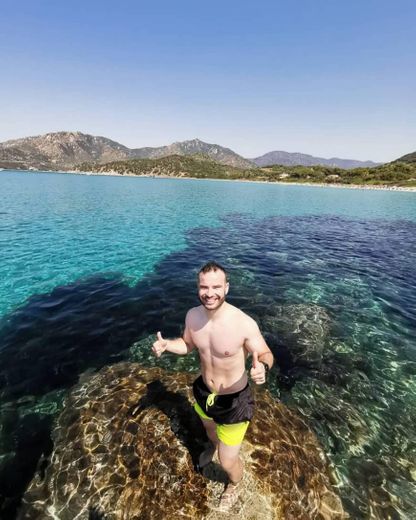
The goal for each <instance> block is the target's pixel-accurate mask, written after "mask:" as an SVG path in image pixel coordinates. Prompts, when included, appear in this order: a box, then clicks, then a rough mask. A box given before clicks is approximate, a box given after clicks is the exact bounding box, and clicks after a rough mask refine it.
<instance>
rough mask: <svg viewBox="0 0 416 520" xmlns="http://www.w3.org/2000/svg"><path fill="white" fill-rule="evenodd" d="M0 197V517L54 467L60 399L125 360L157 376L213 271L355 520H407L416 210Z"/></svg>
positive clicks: (249, 193)
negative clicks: (255, 335) (198, 283)
mask: <svg viewBox="0 0 416 520" xmlns="http://www.w3.org/2000/svg"><path fill="white" fill-rule="evenodd" d="M0 187H1V190H0V250H1V264H0V316H1V318H0V338H1V339H0V341H1V343H0V413H1V421H2V422H1V424H2V428H1V430H0V512H2V513H4V515H9V517H10V518H11V517H12V516H13V514H14V511H15V510H16V507H18V503H19V496H20V495H19V494H21V493H22V492H23V490H24V487H25V486H26V484H27V482H28V481H29V480H30V478H32V476H33V473H34V471H35V468H36V464H37V463H38V460H39V458H40V456H41V454H42V453H46V454H47V453H48V452H49V451H50V440H49V433H50V428H51V424H52V420H53V418H54V416H55V415H56V413H57V412H58V411H59V409H60V406H61V402H62V397H63V396H64V395H65V392H66V391H67V389H68V388H69V387H70V386H71V385H73V384H74V383H75V382H76V381H77V380H78V377H79V375H80V374H82V373H84V372H88V371H91V370H95V369H99V368H100V367H102V366H104V365H106V364H108V363H113V362H116V361H118V360H120V359H126V358H128V359H138V360H139V361H141V362H142V363H145V364H146V363H147V364H149V365H151V364H153V363H155V360H154V359H153V358H152V356H151V354H150V350H149V344H150V342H151V335H152V334H153V333H154V332H155V330H159V329H161V330H163V331H164V333H165V335H166V336H167V337H169V336H170V335H171V336H174V335H177V334H179V333H180V330H181V326H182V321H183V317H184V313H185V312H186V309H187V308H189V306H192V305H194V304H196V303H197V301H196V297H195V271H196V270H197V269H198V268H199V266H200V265H201V264H202V263H203V262H205V261H206V260H208V259H211V258H215V259H217V260H218V261H220V262H222V263H224V264H225V265H226V266H227V267H228V268H229V269H230V274H231V291H230V301H231V303H234V304H236V305H238V306H240V307H241V308H243V309H244V310H245V311H246V312H248V313H250V314H251V315H253V316H254V317H255V318H256V319H257V321H258V322H259V324H260V326H261V329H262V331H263V333H264V335H265V337H266V339H267V341H268V343H269V345H270V347H271V348H272V350H273V352H274V353H275V355H276V358H277V359H278V363H279V365H280V370H279V371H277V370H276V371H275V372H274V373H273V377H272V378H271V380H270V382H269V388H270V389H271V391H272V392H273V394H274V395H275V396H276V398H279V397H280V398H281V399H282V400H283V401H284V402H285V403H286V404H287V405H288V406H290V407H292V408H293V409H295V410H296V411H297V412H298V413H300V414H302V415H303V416H304V417H305V419H306V420H307V421H308V424H309V425H310V427H311V428H313V429H314V430H315V431H316V433H317V435H318V437H319V439H320V441H321V443H322V445H323V446H324V448H325V451H326V453H327V454H328V458H329V460H330V461H331V464H332V468H333V474H334V483H335V484H336V486H337V487H338V490H339V492H340V494H341V496H342V498H343V501H344V505H345V507H346V509H347V510H348V511H349V512H350V514H351V516H352V518H388V517H389V516H388V515H390V518H412V514H413V511H414V510H416V493H415V491H414V482H415V479H416V461H415V457H414V454H415V437H414V424H416V408H415V404H416V383H415V381H416V378H415V376H416V347H415V340H414V338H415V335H416V319H415V317H416V301H415V294H416V293H415V291H416V268H415V265H416V241H415V236H416V194H415V193H405V192H390V191H371V190H354V189H333V188H319V187H303V186H283V185H268V184H260V183H243V182H221V181H196V180H177V179H150V178H131V177H126V178H120V177H98V176H81V175H71V174H53V173H24V172H0ZM195 363H196V362H195V360H194V359H192V358H189V359H187V358H172V357H165V358H164V359H162V360H161V361H160V364H162V365H164V366H166V367H167V368H177V369H181V370H188V369H191V368H195V367H196V364H195ZM28 432H32V433H28ZM33 432H36V433H33ZM21 475H23V476H24V477H23V478H21ZM0 516H1V515H0Z"/></svg>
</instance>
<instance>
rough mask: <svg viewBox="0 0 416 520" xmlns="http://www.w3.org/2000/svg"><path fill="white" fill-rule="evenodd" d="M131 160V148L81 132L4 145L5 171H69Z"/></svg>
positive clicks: (0, 154)
mask: <svg viewBox="0 0 416 520" xmlns="http://www.w3.org/2000/svg"><path fill="white" fill-rule="evenodd" d="M129 157H130V150H129V148H127V147H125V146H123V145H121V144H119V143H116V142H115V141H112V140H111V139H107V138H106V137H97V136H93V135H88V134H82V133H81V132H55V133H49V134H45V135H38V136H35V137H25V138H23V139H15V140H12V141H6V142H5V143H0V166H1V167H3V168H23V169H25V168H37V169H43V168H45V169H59V168H62V169H68V168H71V167H73V166H74V165H75V164H79V163H80V162H83V161H98V162H108V161H115V160H123V159H127V158H129Z"/></svg>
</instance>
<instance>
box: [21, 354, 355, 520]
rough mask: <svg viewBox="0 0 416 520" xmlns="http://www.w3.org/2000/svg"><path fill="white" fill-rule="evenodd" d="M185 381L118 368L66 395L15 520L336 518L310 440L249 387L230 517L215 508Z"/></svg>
mask: <svg viewBox="0 0 416 520" xmlns="http://www.w3.org/2000/svg"><path fill="white" fill-rule="evenodd" d="M194 377H195V376H194V375H192V374H185V373H172V372H170V373H169V372H165V371H163V370H161V369H159V368H153V369H144V368H142V367H141V366H140V365H138V364H136V363H120V364H117V365H113V366H110V367H106V368H104V369H102V370H101V371H100V372H98V373H97V374H94V375H92V376H89V378H87V379H86V380H85V381H81V382H80V383H79V384H78V385H77V386H76V387H75V388H74V389H73V391H72V392H71V393H70V394H69V396H68V397H67V398H66V401H65V408H64V410H63V412H62V413H61V415H60V416H59V418H58V420H57V422H56V426H55V428H54V431H53V442H54V450H53V452H52V455H51V457H50V460H49V461H44V462H43V463H42V464H40V466H39V471H38V472H37V474H36V475H35V477H34V479H33V480H32V482H31V483H30V485H29V487H28V489H27V491H26V493H25V495H24V498H23V502H22V507H21V510H20V513H19V518H20V519H30V520H36V519H39V520H40V519H42V520H44V519H48V518H50V519H52V518H59V519H60V520H67V519H68V520H69V519H70V520H73V519H74V518H77V519H79V520H83V519H85V520H86V519H90V518H102V519H104V518H105V519H107V520H118V519H120V520H121V519H129V520H134V519H148V518H149V519H150V518H154V519H163V518H171V519H176V518H184V519H207V520H220V519H225V518H231V519H236V520H237V519H241V518H251V519H264V520H266V519H276V520H277V519H282V520H283V519H284V520H311V519H320V520H329V519H340V518H345V514H344V513H343V511H342V507H341V503H340V500H339V498H338V496H337V495H336V494H335V493H334V490H333V489H332V488H331V484H330V478H329V472H328V466H327V463H326V459H325V456H324V453H323V451H322V449H321V448H320V446H319V443H318V441H317V439H316V437H315V435H314V434H313V433H312V432H311V431H310V430H309V429H308V427H307V426H306V425H305V423H304V422H303V421H302V420H301V419H300V418H299V417H298V416H297V415H295V414H294V413H293V412H290V411H289V410H288V409H287V408H286V407H284V406H283V405H282V404H280V403H278V402H276V401H275V400H274V399H273V398H272V397H271V395H270V394H269V393H268V391H266V390H262V389H258V388H257V389H256V402H257V410H256V415H255V418H254V420H253V422H252V424H251V425H250V428H249V430H248V433H247V436H246V440H245V441H244V444H243V448H242V457H243V460H244V464H245V470H246V471H245V478H244V481H243V484H242V493H241V496H240V498H239V501H238V503H237V504H236V505H235V506H234V507H233V509H232V510H231V512H228V513H224V512H221V511H219V510H217V509H216V504H217V500H218V497H219V496H220V494H221V492H222V489H223V487H224V482H225V475H224V474H223V473H222V471H221V468H220V467H219V466H218V464H216V463H215V461H214V462H213V463H211V464H209V465H208V466H207V467H206V469H205V472H204V475H201V474H199V473H198V472H197V471H196V470H195V463H196V460H197V457H198V454H199V452H200V451H201V450H202V449H203V445H204V442H205V441H206V438H205V436H204V432H203V428H202V426H201V424H200V422H199V419H198V418H197V417H196V415H195V413H194V412H193V411H192V408H191V406H190V400H191V382H192V380H193V378H194ZM46 462H48V463H47V465H46ZM45 465H46V467H45Z"/></svg>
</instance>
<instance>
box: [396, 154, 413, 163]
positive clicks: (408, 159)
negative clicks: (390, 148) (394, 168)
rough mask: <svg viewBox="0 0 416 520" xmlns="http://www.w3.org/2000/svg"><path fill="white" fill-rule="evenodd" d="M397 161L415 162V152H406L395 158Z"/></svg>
mask: <svg viewBox="0 0 416 520" xmlns="http://www.w3.org/2000/svg"><path fill="white" fill-rule="evenodd" d="M397 161H400V162H405V163H416V152H413V153H408V154H406V155H403V157H400V159H397Z"/></svg>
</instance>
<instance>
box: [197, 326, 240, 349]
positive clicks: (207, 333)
mask: <svg viewBox="0 0 416 520" xmlns="http://www.w3.org/2000/svg"><path fill="white" fill-rule="evenodd" d="M191 334H192V340H193V343H194V344H195V345H196V347H197V348H198V350H199V351H200V353H201V354H204V353H207V354H208V353H209V354H212V355H215V356H233V355H235V354H236V353H237V352H238V351H240V349H241V348H242V347H243V346H244V341H245V337H244V332H243V331H242V330H241V327H238V325H237V324H234V323H221V324H215V326H213V325H212V324H208V325H205V326H203V327H201V328H199V329H198V328H195V329H194V330H191Z"/></svg>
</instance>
